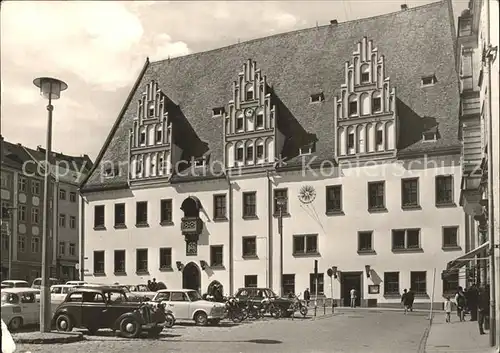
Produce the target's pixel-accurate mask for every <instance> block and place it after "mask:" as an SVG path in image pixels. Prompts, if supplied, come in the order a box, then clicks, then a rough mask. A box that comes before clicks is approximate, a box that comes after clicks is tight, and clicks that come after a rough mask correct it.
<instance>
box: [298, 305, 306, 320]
mask: <svg viewBox="0 0 500 353" xmlns="http://www.w3.org/2000/svg"><path fill="white" fill-rule="evenodd" d="M300 313H301V314H302V316H303V317H306V315H307V307H305V306H303V307H301V308H300Z"/></svg>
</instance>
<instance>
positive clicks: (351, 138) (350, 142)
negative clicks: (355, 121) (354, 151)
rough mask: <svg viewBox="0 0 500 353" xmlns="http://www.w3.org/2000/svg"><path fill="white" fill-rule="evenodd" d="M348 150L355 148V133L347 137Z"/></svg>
mask: <svg viewBox="0 0 500 353" xmlns="http://www.w3.org/2000/svg"><path fill="white" fill-rule="evenodd" d="M347 148H354V133H352V132H351V133H350V134H349V135H347Z"/></svg>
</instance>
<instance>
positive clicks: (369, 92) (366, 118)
mask: <svg viewBox="0 0 500 353" xmlns="http://www.w3.org/2000/svg"><path fill="white" fill-rule="evenodd" d="M335 101H336V105H335V111H334V116H335V118H334V119H335V130H336V131H335V133H336V155H337V158H338V159H339V160H342V159H349V158H353V157H356V158H362V159H363V158H366V159H370V160H373V159H385V158H394V157H395V156H396V149H397V141H398V119H397V112H396V89H395V88H394V87H391V84H390V78H389V77H387V76H386V69H385V59H384V56H383V55H381V54H380V53H379V52H378V50H377V48H374V47H373V42H372V41H371V40H367V38H366V37H363V39H362V40H361V41H360V42H358V43H357V50H356V51H355V52H353V54H352V59H351V61H350V62H346V63H345V81H344V83H343V84H342V85H341V87H340V97H335Z"/></svg>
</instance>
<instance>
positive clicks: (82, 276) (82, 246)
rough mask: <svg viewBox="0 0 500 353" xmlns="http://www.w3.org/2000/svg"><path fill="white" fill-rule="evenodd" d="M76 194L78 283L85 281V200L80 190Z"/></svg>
mask: <svg viewBox="0 0 500 353" xmlns="http://www.w3.org/2000/svg"><path fill="white" fill-rule="evenodd" d="M78 191H79V192H78V194H79V197H80V212H79V216H80V217H79V218H80V219H79V220H80V224H79V233H80V234H79V237H78V238H79V242H78V251H79V257H80V260H79V262H80V264H79V269H80V271H79V272H80V281H85V199H84V197H83V194H82V193H81V189H80V190H78Z"/></svg>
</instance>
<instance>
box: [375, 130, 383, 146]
mask: <svg viewBox="0 0 500 353" xmlns="http://www.w3.org/2000/svg"><path fill="white" fill-rule="evenodd" d="M376 141H377V145H381V144H383V143H384V133H383V131H382V130H377V136H376Z"/></svg>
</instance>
